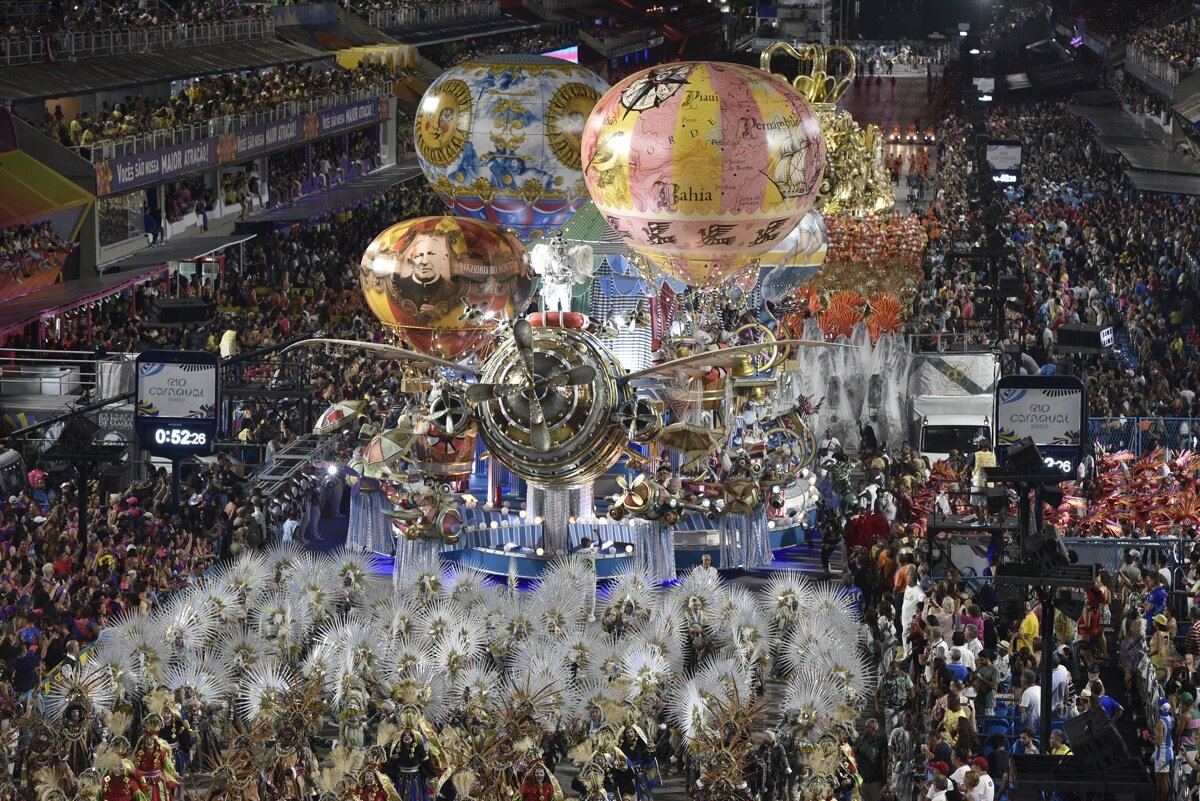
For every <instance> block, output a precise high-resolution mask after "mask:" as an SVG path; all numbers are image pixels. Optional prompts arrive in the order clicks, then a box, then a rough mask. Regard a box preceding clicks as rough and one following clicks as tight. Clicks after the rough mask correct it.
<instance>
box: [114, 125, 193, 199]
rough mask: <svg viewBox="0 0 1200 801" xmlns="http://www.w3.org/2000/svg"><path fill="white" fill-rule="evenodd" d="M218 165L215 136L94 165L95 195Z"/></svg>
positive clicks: (176, 176) (143, 184)
mask: <svg viewBox="0 0 1200 801" xmlns="http://www.w3.org/2000/svg"><path fill="white" fill-rule="evenodd" d="M216 166H217V137H215V136H210V137H207V138H205V139H198V140H196V141H194V142H188V143H187V144H185V145H174V146H173V147H168V148H164V149H162V150H152V151H150V152H148V153H136V154H134V155H132V156H120V157H118V158H115V159H109V160H108V161H101V162H98V163H97V164H96V194H97V195H112V194H120V193H122V192H128V191H129V190H131V189H137V188H138V187H139V186H151V185H153V184H156V183H159V182H160V181H167V180H170V179H171V178H178V177H179V176H181V175H187V174H188V173H192V172H197V171H199V170H206V169H209V168H211V167H216Z"/></svg>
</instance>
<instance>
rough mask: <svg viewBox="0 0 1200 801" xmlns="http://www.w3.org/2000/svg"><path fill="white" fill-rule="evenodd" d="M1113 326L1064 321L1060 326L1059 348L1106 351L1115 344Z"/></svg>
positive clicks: (1075, 350)
mask: <svg viewBox="0 0 1200 801" xmlns="http://www.w3.org/2000/svg"><path fill="white" fill-rule="evenodd" d="M1114 342H1115V338H1114V336H1113V329H1112V326H1110V325H1106V326H1103V327H1102V326H1098V325H1084V324H1083V323H1064V324H1063V325H1061V326H1059V327H1058V349H1059V350H1064V351H1072V352H1079V351H1084V352H1093V351H1105V350H1108V349H1109V348H1111V347H1112V346H1113V343H1114Z"/></svg>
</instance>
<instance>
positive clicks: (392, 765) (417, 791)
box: [385, 727, 436, 801]
mask: <svg viewBox="0 0 1200 801" xmlns="http://www.w3.org/2000/svg"><path fill="white" fill-rule="evenodd" d="M385 766H386V770H385V772H386V773H388V774H390V776H391V778H392V781H394V783H395V788H396V789H395V794H396V797H397V798H399V799H400V801H426V798H427V796H426V786H427V784H428V782H429V779H431V778H432V777H433V776H435V775H436V771H435V770H434V769H433V766H432V765H431V764H430V761H429V754H428V752H427V750H426V747H425V742H424V738H423V737H422V736H421V733H420V732H419V731H417V730H416V729H415V728H411V727H405V728H403V729H401V730H400V734H399V736H398V737H397V738H396V743H395V745H394V746H393V747H392V751H391V753H390V754H389V755H388V760H387V762H386V763H385Z"/></svg>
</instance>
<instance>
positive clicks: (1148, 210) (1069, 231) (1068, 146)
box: [915, 104, 1200, 417]
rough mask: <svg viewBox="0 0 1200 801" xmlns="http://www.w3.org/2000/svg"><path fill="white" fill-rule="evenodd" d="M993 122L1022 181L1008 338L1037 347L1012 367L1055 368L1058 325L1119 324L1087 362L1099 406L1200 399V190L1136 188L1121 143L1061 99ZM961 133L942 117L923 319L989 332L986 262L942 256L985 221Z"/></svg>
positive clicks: (1016, 196)
mask: <svg viewBox="0 0 1200 801" xmlns="http://www.w3.org/2000/svg"><path fill="white" fill-rule="evenodd" d="M987 132H988V134H989V135H990V136H993V137H1003V138H1015V139H1019V140H1021V142H1022V146H1023V151H1022V159H1023V161H1022V176H1021V181H1020V183H1019V184H1017V185H1016V186H1012V187H1009V188H1008V189H1006V191H1005V195H1004V201H1003V203H1002V204H1001V208H1000V213H1001V219H1000V220H999V224H1000V227H1001V230H1004V231H1005V233H1006V235H1007V236H1008V238H1010V239H1011V241H1012V243H1013V245H1014V246H1015V248H1016V254H1017V259H1018V272H1019V276H1020V278H1021V281H1022V291H1021V296H1020V298H1019V299H1018V302H1017V304H1016V306H1015V307H1013V306H1012V305H1011V304H1010V305H1009V308H1008V309H1007V312H1006V313H1007V317H1008V321H1009V325H1008V328H1007V329H1006V333H1007V336H1006V339H1007V341H1008V342H1010V343H1012V344H1016V345H1019V346H1020V347H1021V350H1022V352H1023V354H1024V355H1026V356H1028V357H1029V359H1030V360H1031V361H1029V360H1025V359H1023V358H1022V359H1017V358H1012V359H1009V360H1008V361H1007V363H1006V368H1007V369H1009V370H1011V371H1021V370H1026V371H1031V370H1053V369H1054V367H1053V365H1055V364H1056V362H1057V361H1058V353H1057V345H1056V338H1057V337H1056V334H1057V330H1058V328H1059V327H1060V326H1061V325H1063V324H1064V323H1067V322H1082V323H1087V324H1096V325H1110V324H1111V325H1114V326H1115V327H1116V329H1117V331H1118V340H1119V342H1120V344H1121V346H1122V347H1121V351H1120V353H1119V354H1116V355H1113V356H1110V357H1107V358H1104V359H1101V360H1099V362H1098V363H1097V364H1095V365H1093V367H1092V368H1091V369H1090V370H1089V375H1088V379H1089V384H1090V388H1091V402H1092V414H1093V415H1096V416H1120V415H1125V416H1150V415H1162V416H1181V417H1190V416H1192V415H1194V414H1196V413H1197V412H1198V411H1200V409H1197V408H1196V404H1195V397H1196V391H1197V388H1198V386H1200V352H1198V351H1197V344H1200V343H1198V341H1197V334H1196V329H1195V323H1196V311H1197V299H1196V291H1195V285H1194V276H1193V266H1194V261H1193V256H1192V254H1193V253H1194V251H1195V248H1196V245H1197V242H1196V234H1195V233H1194V231H1195V229H1196V225H1197V223H1200V201H1198V200H1197V199H1196V198H1193V197H1180V196H1174V195H1165V194H1143V193H1139V192H1138V191H1136V190H1135V189H1134V188H1133V187H1132V186H1131V185H1130V184H1129V183H1128V182H1127V180H1126V179H1125V177H1124V164H1123V161H1122V159H1121V158H1120V156H1117V155H1115V154H1109V153H1106V152H1105V151H1104V149H1103V148H1102V147H1100V145H1099V143H1098V142H1097V141H1096V139H1095V135H1094V132H1093V131H1092V129H1091V128H1090V126H1089V124H1088V123H1087V122H1086V121H1084V120H1081V119H1080V118H1078V117H1075V116H1073V115H1071V114H1069V113H1066V112H1065V111H1064V109H1063V108H1062V106H1061V105H1058V104H1043V105H1029V106H1021V107H1014V106H1006V105H999V106H997V107H996V108H995V109H993V111H992V112H991V114H990V116H989V119H988V130H987ZM965 137H966V128H965V126H964V125H963V123H962V122H961V120H958V119H956V118H951V119H949V120H947V121H946V123H945V124H944V125H943V126H942V135H941V136H939V147H938V170H937V174H938V190H937V215H938V217H939V219H940V221H941V225H940V227H939V229H938V236H937V239H935V240H934V241H933V242H932V243H931V248H930V251H929V252H930V272H929V275H928V278H929V283H928V288H927V291H925V292H924V293H922V296H921V297H920V298H919V299H918V300H917V301H916V308H915V311H916V326H917V328H918V330H920V331H923V332H925V333H928V334H929V335H930V336H931V337H932V338H933V339H934V340H937V339H938V338H939V337H941V336H942V335H944V334H946V333H951V334H957V335H964V334H965V335H970V336H972V337H974V338H975V339H976V344H981V343H986V342H987V336H988V334H987V333H986V332H983V331H981V330H980V327H979V323H980V322H986V321H988V320H989V319H990V318H989V316H988V314H987V313H982V311H981V309H980V305H981V303H983V302H984V301H981V300H980V298H981V297H982V295H981V293H979V290H980V289H981V288H983V287H984V286H985V284H986V281H987V276H986V275H985V274H983V273H982V272H977V271H975V270H974V269H973V268H972V267H971V266H969V264H968V263H967V262H965V261H954V260H948V259H946V258H945V254H946V253H947V252H948V251H949V249H950V247H951V242H952V241H954V239H955V238H960V237H963V236H968V237H974V236H976V235H977V234H979V231H980V229H979V228H978V227H976V226H977V224H978V222H979V215H978V214H972V212H971V208H970V197H969V193H970V179H969V176H968V174H967V173H968V170H967V168H966V162H967V160H968V158H969V156H970V153H969V148H967V147H966V146H965V143H966V139H965ZM989 224H990V223H989ZM968 310H970V311H968ZM972 318H974V320H975V322H974V323H973V322H972ZM953 340H954V337H944V338H943V339H942V342H943V343H947V344H948V343H949V342H951V341H953ZM935 344H938V343H937V342H935Z"/></svg>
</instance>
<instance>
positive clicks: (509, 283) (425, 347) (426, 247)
mask: <svg viewBox="0 0 1200 801" xmlns="http://www.w3.org/2000/svg"><path fill="white" fill-rule="evenodd" d="M359 279H360V281H361V282H362V290H363V297H364V298H365V299H366V301H367V306H368V307H370V309H371V311H372V312H373V313H374V314H375V316H376V317H377V318H379V321H380V322H381V323H383V324H384V325H386V326H388V327H389V328H391V329H392V330H393V331H395V332H396V334H397V335H398V336H399V337H400V338H401V339H403V340H404V341H405V342H407V343H408V344H409V345H410V346H411V347H413V348H414V349H416V350H419V351H421V352H422V353H427V354H430V355H433V356H440V357H442V358H444V359H455V358H459V357H462V356H466V355H468V354H470V353H472V352H474V351H475V350H477V349H478V348H479V347H481V346H482V345H483V344H485V343H486V342H488V341H489V339H490V338H489V337H488V336H487V335H488V334H489V333H490V332H491V331H492V330H493V329H494V328H495V327H496V325H497V324H498V323H499V322H500V321H501V320H502V319H504V318H506V317H507V318H510V319H511V318H513V317H515V316H516V315H517V314H518V313H519V312H521V311H523V310H524V309H525V305H526V304H527V303H528V301H529V295H530V293H531V292H532V291H533V271H532V270H531V269H530V267H529V264H528V259H527V258H526V256H525V247H524V246H523V245H522V244H521V242H520V241H519V240H518V239H517V238H516V237H515V236H513V235H512V234H511V233H509V232H508V231H505V230H504V229H502V228H500V227H499V226H496V225H492V224H490V223H485V222H480V221H479V220H473V219H470V218H465V217H417V218H416V219H412V220H406V221H405V222H402V223H397V224H396V225H393V226H391V227H390V228H387V229H386V230H384V231H383V233H381V234H380V235H379V236H377V237H375V241H373V242H372V243H371V244H370V245H368V246H367V249H366V251H365V252H364V253H363V258H362V263H361V264H360V265H359Z"/></svg>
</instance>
